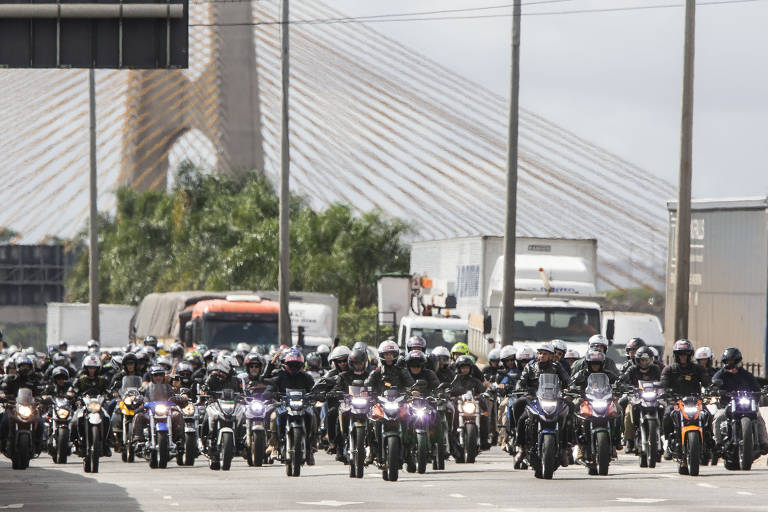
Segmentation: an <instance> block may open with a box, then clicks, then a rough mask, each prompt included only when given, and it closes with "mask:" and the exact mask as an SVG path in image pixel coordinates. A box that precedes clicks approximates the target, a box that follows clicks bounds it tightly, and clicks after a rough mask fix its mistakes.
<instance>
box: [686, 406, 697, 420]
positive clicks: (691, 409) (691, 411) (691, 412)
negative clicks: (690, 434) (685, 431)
mask: <svg viewBox="0 0 768 512" xmlns="http://www.w3.org/2000/svg"><path fill="white" fill-rule="evenodd" d="M683 410H684V411H685V415H686V416H688V417H693V416H696V414H697V413H698V412H699V408H698V407H696V406H695V405H686V406H685V407H683Z"/></svg>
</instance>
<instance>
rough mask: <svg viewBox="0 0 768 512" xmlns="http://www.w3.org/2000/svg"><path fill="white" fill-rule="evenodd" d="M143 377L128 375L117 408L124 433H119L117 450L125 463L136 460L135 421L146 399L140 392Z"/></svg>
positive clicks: (123, 382) (121, 385)
mask: <svg viewBox="0 0 768 512" xmlns="http://www.w3.org/2000/svg"><path fill="white" fill-rule="evenodd" d="M140 387H141V377H139V376H136V375H126V376H125V377H123V380H122V382H121V384H120V391H119V397H120V401H119V402H118V403H117V408H118V410H119V411H120V415H121V420H122V431H121V432H120V433H119V435H120V439H119V442H116V443H115V450H116V451H118V452H120V454H121V458H122V459H123V462H133V461H134V460H135V458H136V447H135V446H134V445H133V419H134V417H135V415H136V411H138V410H139V409H141V407H142V405H143V404H144V397H143V396H142V395H141V393H140V392H139V388H140Z"/></svg>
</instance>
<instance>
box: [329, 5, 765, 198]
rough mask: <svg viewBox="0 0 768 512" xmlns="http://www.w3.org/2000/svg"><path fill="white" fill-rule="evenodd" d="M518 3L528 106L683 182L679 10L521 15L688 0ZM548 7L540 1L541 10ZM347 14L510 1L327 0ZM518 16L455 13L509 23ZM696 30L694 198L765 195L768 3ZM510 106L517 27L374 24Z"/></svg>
mask: <svg viewBox="0 0 768 512" xmlns="http://www.w3.org/2000/svg"><path fill="white" fill-rule="evenodd" d="M536 1H537V0H523V4H524V6H523V13H524V17H523V19H522V33H523V37H522V45H521V53H522V57H521V105H522V106H523V107H524V108H527V109H529V110H532V111H535V112H537V113H539V114H542V115H543V116H545V117H547V118H548V119H550V120H552V121H554V122H556V123H558V124H560V125H561V126H563V127H565V128H568V129H570V130H572V131H574V132H576V133H577V134H579V135H581V136H583V137H585V138H586V139H589V140H590V141H592V142H594V143H596V144H598V145H600V146H602V147H604V148H605V149H607V150H609V151H611V152H613V153H616V154H618V155H619V156H622V157H624V158H626V159H627V160H629V161H631V162H632V163H635V164H637V165H639V166H641V167H642V168H644V169H646V170H647V171H648V172H651V173H654V174H657V175H659V176H662V177H664V178H666V179H667V180H669V181H670V182H673V183H675V184H676V183H677V172H678V167H679V152H680V104H681V97H682V64H683V57H682V55H683V21H684V20H683V16H684V9H683V8H682V7H675V8H670V9H659V10H648V11H629V12H615V13H590V14H572V15H561V16H525V13H532V12H545V11H565V10H574V9H591V8H605V7H608V8H614V7H623V6H641V5H651V4H653V5H661V4H667V5H676V4H681V3H682V1H683V0H565V1H563V2H560V3H552V4H548V5H529V6H525V3H527V2H536ZM538 1H541V0H538ZM328 3H329V4H330V5H332V6H333V7H336V8H338V9H339V10H340V11H343V12H345V13H348V14H349V15H366V16H367V15H376V14H389V13H401V12H402V13H408V12H416V11H430V10H440V9H459V8H467V7H485V6H498V5H506V4H511V3H512V1H511V0H506V1H505V0H418V1H417V0H387V1H386V2H383V1H381V0H328ZM510 12H511V8H505V9H498V10H491V11H480V12H468V13H459V14H452V15H453V16H457V15H477V14H493V13H510ZM696 22H697V26H696V36H697V39H696V84H695V96H694V97H695V113H694V170H693V173H694V174H693V176H694V177H693V192H694V196H695V197H728V196H730V197H733V196H754V195H765V194H768V165H766V161H768V140H767V138H766V129H765V125H766V122H768V98H767V96H768V30H766V23H768V1H763V0H757V1H755V2H753V3H736V4H733V5H710V6H705V5H701V1H700V5H699V7H698V9H697V20H696ZM370 26H371V27H373V28H374V29H375V30H378V31H380V32H382V33H384V34H386V35H388V36H390V37H392V38H393V39H396V40H397V41H400V42H402V43H403V44H405V45H407V46H409V47H411V48H413V49H416V50H418V51H419V52H422V53H423V54H425V55H427V56H428V57H431V58H432V59H434V60H437V61H438V62H440V63H441V64H443V65H445V66H447V67H449V68H451V69H454V70H456V71H457V72H459V73H461V74H463V75H466V76H468V77H471V78H472V79H473V80H475V81H477V82H479V83H481V84H483V85H485V86H486V87H488V88H489V89H491V90H493V91H494V92H497V93H499V94H503V95H505V96H508V94H509V92H508V91H509V55H510V50H509V46H510V34H511V18H509V17H498V18H492V19H473V20H467V19H465V20H444V21H411V22H391V23H374V24H371V25H370Z"/></svg>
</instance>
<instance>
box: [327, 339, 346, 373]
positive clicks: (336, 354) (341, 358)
mask: <svg viewBox="0 0 768 512" xmlns="http://www.w3.org/2000/svg"><path fill="white" fill-rule="evenodd" d="M351 353H352V351H351V350H350V349H349V347H346V346H344V345H340V346H338V347H336V348H334V349H333V351H332V352H331V355H330V356H328V360H329V361H330V363H331V369H330V370H328V373H326V374H325V376H326V377H335V376H336V375H338V374H340V373H341V372H344V371H346V370H347V368H348V366H347V360H348V359H349V354H351Z"/></svg>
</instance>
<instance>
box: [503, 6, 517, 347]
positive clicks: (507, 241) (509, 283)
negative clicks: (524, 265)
mask: <svg viewBox="0 0 768 512" xmlns="http://www.w3.org/2000/svg"><path fill="white" fill-rule="evenodd" d="M519 100H520V0H515V5H514V7H513V9H512V76H511V86H510V98H509V139H508V141H507V214H506V218H505V221H504V297H503V299H502V307H503V308H504V309H503V310H502V326H501V327H502V329H501V339H502V343H503V344H504V345H511V344H512V332H513V330H514V325H515V236H516V232H517V139H518V136H517V135H518V134H517V128H518V117H519V113H520V104H519Z"/></svg>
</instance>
